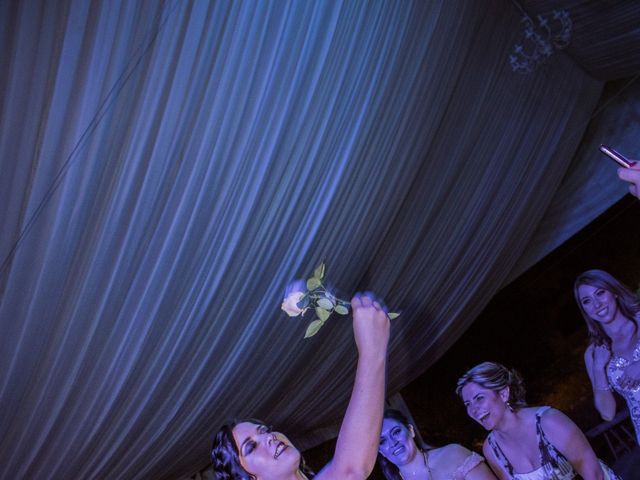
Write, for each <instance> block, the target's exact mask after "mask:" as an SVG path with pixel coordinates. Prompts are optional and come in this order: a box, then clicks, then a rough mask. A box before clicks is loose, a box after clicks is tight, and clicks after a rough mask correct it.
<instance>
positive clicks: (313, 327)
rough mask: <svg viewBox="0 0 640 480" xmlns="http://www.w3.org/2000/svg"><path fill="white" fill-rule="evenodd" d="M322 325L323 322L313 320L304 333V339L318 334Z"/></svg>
mask: <svg viewBox="0 0 640 480" xmlns="http://www.w3.org/2000/svg"><path fill="white" fill-rule="evenodd" d="M322 325H324V322H323V321H322V320H314V321H313V322H311V323H310V324H309V326H308V327H307V331H306V332H305V333H304V338H309V337H313V336H314V335H315V334H316V333H318V331H319V330H320V328H322Z"/></svg>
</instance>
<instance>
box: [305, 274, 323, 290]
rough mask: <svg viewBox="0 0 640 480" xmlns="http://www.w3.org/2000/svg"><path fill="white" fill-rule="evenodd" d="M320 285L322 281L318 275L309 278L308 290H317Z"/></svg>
mask: <svg viewBox="0 0 640 480" xmlns="http://www.w3.org/2000/svg"><path fill="white" fill-rule="evenodd" d="M320 285H322V283H321V282H320V280H319V279H317V278H316V277H311V278H310V279H309V280H307V290H315V289H316V288H318V287H319V286H320Z"/></svg>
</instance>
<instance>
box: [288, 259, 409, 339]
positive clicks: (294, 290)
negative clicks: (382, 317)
mask: <svg viewBox="0 0 640 480" xmlns="http://www.w3.org/2000/svg"><path fill="white" fill-rule="evenodd" d="M324 273H325V265H324V262H323V263H321V264H320V265H319V266H318V267H317V268H316V269H315V270H314V272H313V276H312V277H311V278H309V279H307V281H306V282H305V281H304V280H297V281H295V282H293V283H292V284H291V285H289V287H288V288H287V292H286V293H285V297H284V301H283V302H282V307H281V308H282V310H284V311H285V313H286V314H287V315H289V316H290V317H297V316H304V314H305V313H306V312H307V310H310V309H312V310H313V312H314V313H315V315H316V318H315V319H314V320H313V321H312V322H311V323H310V324H309V325H308V326H307V331H306V332H305V334H304V338H309V337H313V336H314V335H315V334H316V333H318V331H319V330H320V328H322V326H323V325H324V323H325V322H326V321H327V319H328V318H329V317H330V316H331V314H332V313H333V312H335V313H337V314H338V315H348V314H349V308H350V307H351V303H350V302H348V301H346V300H342V299H341V298H338V297H336V296H335V295H334V294H333V293H331V292H330V291H329V290H328V289H327V288H326V287H325V286H324V284H323V283H322V281H323V280H324ZM398 315H400V314H399V313H389V314H388V316H389V318H390V319H391V320H393V319H394V318H396V317H398Z"/></svg>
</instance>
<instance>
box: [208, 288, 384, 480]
mask: <svg viewBox="0 0 640 480" xmlns="http://www.w3.org/2000/svg"><path fill="white" fill-rule="evenodd" d="M351 307H352V311H353V333H354V337H355V342H356V346H357V349H358V363H357V367H356V378H355V382H354V386H353V391H352V393H351V399H350V400H349V405H348V407H347V411H346V413H345V416H344V419H343V421H342V425H341V427H340V432H339V434H338V439H337V442H336V449H335V454H334V457H333V459H332V460H331V462H330V463H329V464H328V465H326V466H325V467H324V468H323V469H322V470H320V472H319V473H318V474H317V475H315V479H316V480H334V479H335V480H363V479H365V478H367V477H368V476H369V474H370V473H371V471H372V470H373V466H374V465H375V461H376V454H377V450H378V441H379V435H380V424H381V423H382V411H383V408H384V389H385V384H384V380H385V379H384V377H385V366H386V356H387V343H388V341H389V317H388V316H387V313H386V311H385V310H384V309H383V307H382V306H381V304H380V303H379V302H378V301H376V300H375V299H374V298H373V296H372V295H371V294H364V295H359V294H357V295H356V296H354V297H353V299H352V300H351ZM211 458H212V460H213V471H214V472H215V473H216V475H217V478H218V479H219V480H249V479H251V480H304V479H309V478H314V475H313V473H312V472H311V471H310V470H309V469H308V468H306V466H305V464H304V460H303V459H302V455H301V454H300V452H299V451H298V450H297V449H296V448H295V447H294V446H293V445H292V443H291V442H290V441H289V439H288V438H287V437H286V436H285V435H283V434H282V433H279V432H272V431H271V430H270V429H269V428H268V427H267V426H265V424H264V423H263V422H260V421H258V420H244V421H240V422H233V423H230V424H227V425H224V426H223V427H222V428H221V429H220V430H219V431H218V433H217V434H216V436H215V438H214V441H213V448H212V449H211Z"/></svg>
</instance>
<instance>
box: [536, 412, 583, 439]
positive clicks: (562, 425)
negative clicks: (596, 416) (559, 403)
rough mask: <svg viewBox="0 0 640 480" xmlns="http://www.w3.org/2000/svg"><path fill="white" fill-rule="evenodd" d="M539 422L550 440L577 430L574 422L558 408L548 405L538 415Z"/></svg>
mask: <svg viewBox="0 0 640 480" xmlns="http://www.w3.org/2000/svg"><path fill="white" fill-rule="evenodd" d="M540 424H541V426H542V430H543V431H544V433H545V435H546V436H547V437H548V438H549V440H551V442H552V443H553V440H554V439H555V438H557V439H562V438H564V437H566V436H567V435H570V434H571V433H573V432H574V431H575V430H578V427H577V426H576V424H575V423H574V422H573V420H571V419H570V418H569V417H567V416H566V415H565V414H564V413H562V412H561V411H560V410H556V409H555V408H551V407H549V408H548V409H547V410H545V411H544V413H543V414H542V416H541V417H540Z"/></svg>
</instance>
